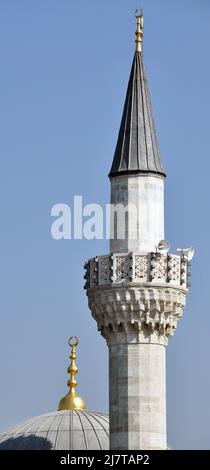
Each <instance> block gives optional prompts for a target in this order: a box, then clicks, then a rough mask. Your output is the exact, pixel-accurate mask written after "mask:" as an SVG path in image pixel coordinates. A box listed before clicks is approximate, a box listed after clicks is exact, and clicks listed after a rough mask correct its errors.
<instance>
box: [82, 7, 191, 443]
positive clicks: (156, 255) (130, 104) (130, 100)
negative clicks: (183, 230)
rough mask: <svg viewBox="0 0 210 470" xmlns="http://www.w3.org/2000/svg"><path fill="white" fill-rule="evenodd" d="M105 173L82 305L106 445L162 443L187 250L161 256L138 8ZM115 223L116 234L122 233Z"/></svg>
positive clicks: (159, 186) (159, 177) (160, 199)
mask: <svg viewBox="0 0 210 470" xmlns="http://www.w3.org/2000/svg"><path fill="white" fill-rule="evenodd" d="M136 18H137V31H136V51H135V54H134V59H133V64H132V69H131V75H130V79H129V84H128V90H127V95H126V100H125V106H124V110H123V116H122V121H121V126H120V131H119V136H118V141H117V146H116V150H115V155H114V160H113V164H112V168H111V171H110V174H109V178H110V182H111V204H112V205H113V206H112V207H113V210H112V211H111V235H110V254H109V255H107V256H97V257H96V258H94V259H91V260H89V261H88V262H87V263H86V265H85V268H86V275H85V278H86V289H87V295H88V301H89V307H90V310H91V312H92V315H93V318H94V319H95V320H96V322H97V326H98V330H99V331H100V332H101V334H102V336H103V337H104V338H105V340H106V342H107V345H108V348H109V416H110V449H113V450H134V449H137V450H139V449H142V450H143V449H148V450H149V449H167V437H166V376H165V353H166V346H167V344H168V339H169V337H170V336H171V335H173V334H174V331H175V329H176V326H177V321H178V320H179V318H180V317H181V315H182V312H183V309H184V306H185V302H186V295H187V292H188V275H189V273H188V266H189V260H190V258H192V250H191V251H190V250H180V253H179V254H177V255H173V254H169V253H168V250H169V246H168V244H167V242H165V241H164V178H165V172H164V169H163V166H162V163H161V158H160V152H159V147H158V142H157V136H156V131H155V124H154V119H153V114H152V107H151V101H150V96H149V90H148V84H147V78H146V73H145V68H144V60H143V53H142V40H143V13H142V11H140V13H139V14H138V13H137V12H136ZM122 229H124V230H123V232H124V236H122Z"/></svg>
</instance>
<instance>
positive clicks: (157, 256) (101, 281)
mask: <svg viewBox="0 0 210 470" xmlns="http://www.w3.org/2000/svg"><path fill="white" fill-rule="evenodd" d="M84 267H85V270H86V274H85V276H84V278H85V279H86V283H85V286H84V287H85V289H89V288H93V287H96V286H106V285H110V284H114V285H116V284H122V283H140V284H145V283H152V284H164V285H165V284H168V285H171V286H175V287H183V288H185V289H186V288H188V287H189V285H190V284H189V283H188V276H190V273H189V263H188V262H187V260H186V259H185V257H183V256H180V255H171V254H162V253H159V252H158V253H148V254H147V255H139V254H136V253H114V254H110V255H105V256H98V257H96V258H92V259H90V260H89V261H87V263H85V266H84Z"/></svg>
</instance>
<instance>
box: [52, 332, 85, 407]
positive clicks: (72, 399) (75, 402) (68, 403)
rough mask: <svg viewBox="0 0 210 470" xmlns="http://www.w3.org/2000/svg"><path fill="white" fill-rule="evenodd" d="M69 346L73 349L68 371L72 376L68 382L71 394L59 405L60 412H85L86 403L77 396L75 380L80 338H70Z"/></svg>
mask: <svg viewBox="0 0 210 470" xmlns="http://www.w3.org/2000/svg"><path fill="white" fill-rule="evenodd" d="M68 343H69V346H70V347H71V355H70V359H71V364H70V366H69V367H68V369H67V372H68V374H70V380H68V382H67V385H68V387H70V390H69V392H68V393H67V395H65V397H63V398H62V399H61V401H60V403H59V406H58V410H59V411H60V410H84V409H85V408H86V406H85V402H84V400H83V398H81V397H79V396H78V395H77V392H76V391H75V388H76V387H77V380H76V379H75V375H76V374H77V372H78V369H77V366H76V364H75V359H76V358H77V355H76V347H77V346H78V344H79V338H77V336H71V338H69V341H68Z"/></svg>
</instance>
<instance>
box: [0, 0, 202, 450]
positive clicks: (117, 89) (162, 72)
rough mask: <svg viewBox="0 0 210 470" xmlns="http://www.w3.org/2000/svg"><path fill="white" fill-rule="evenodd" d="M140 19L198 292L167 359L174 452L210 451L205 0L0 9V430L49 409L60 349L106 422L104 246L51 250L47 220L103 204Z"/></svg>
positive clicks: (61, 382) (168, 216) (8, 3)
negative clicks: (99, 315) (98, 266)
mask: <svg viewBox="0 0 210 470" xmlns="http://www.w3.org/2000/svg"><path fill="white" fill-rule="evenodd" d="M141 5H142V6H143V8H144V13H145V34H144V54H145V63H146V67H147V72H148V76H149V83H150V90H151V94H152V101H153V107H154V111H155V117H156V125H157V128H158V134H159V141H160V146H161V151H162V157H163V161H164V165H165V168H166V170H167V175H168V177H167V180H166V199H165V201H166V202H165V221H166V238H167V239H169V240H170V242H171V247H172V251H175V250H176V248H177V247H178V246H179V247H180V246H181V247H182V246H183V247H186V246H189V245H191V244H193V245H194V246H195V248H196V256H195V258H194V260H193V266H192V288H191V292H190V295H189V298H188V303H187V308H186V309H185V313H184V316H183V318H182V320H181V321H180V323H179V325H178V329H177V332H176V334H175V336H174V338H172V339H171V340H170V344H169V347H168V350H167V399H168V440H169V443H170V445H171V446H172V447H173V448H175V449H176V448H183V449H186V448H189V449H190V448H191V449H193V448H197V449H202V448H204V449H205V448H206V449H207V448H210V428H209V422H210V405H209V398H210V372H209V357H210V341H209V331H210V311H209V265H210V236H209V233H210V221H209V173H210V155H209V136H210V115H209V109H210V88H209V83H210V60H209V43H210V28H209V22H210V3H209V1H208V0H184V1H183V0H170V1H168V0H159V1H158V0H144V1H141V4H140V5H139V4H138V1H137V0H114V1H113V0H106V1H103V2H99V1H98V0H89V1H88V2H87V0H80V1H79V2H78V1H76V0H30V1H28V0H18V1H17V0H0V71H1V72H0V129H1V132H0V156H1V171H0V192H1V195H0V214H1V232H0V235H1V244H0V250H1V255H0V259H1V262H0V277H1V279H0V283H1V296H0V312H1V328H0V357H1V361H0V363H1V369H0V377H1V389H0V390H1V391H0V428H1V430H3V429H6V428H7V427H8V426H10V425H12V424H16V423H18V422H19V421H21V420H24V419H25V418H29V417H32V416H34V415H39V414H41V413H45V412H48V411H51V410H55V409H56V408H57V403H58V401H59V399H60V398H61V396H63V395H64V394H65V392H66V390H67V388H66V380H67V374H66V367H67V365H68V356H69V350H68V346H67V339H68V337H69V336H70V335H72V334H76V335H78V336H79V337H80V348H79V351H78V356H79V357H78V365H79V376H78V379H79V391H80V393H81V394H82V395H83V396H84V397H85V398H86V401H87V404H88V408H89V409H97V410H102V411H107V410H108V367H107V366H108V361H107V359H108V355H107V347H106V345H105V342H104V340H103V338H101V337H100V336H99V334H98V332H97V329H96V324H95V322H94V321H93V320H92V318H91V314H90V312H89V310H88V306H87V299H86V295H85V291H84V290H83V264H84V261H85V260H86V259H87V258H89V257H91V256H93V255H95V254H103V253H107V252H108V242H107V241H92V242H90V241H86V240H82V241H73V240H72V241H55V240H53V239H52V238H51V236H50V227H51V217H50V212H51V207H52V205H53V204H55V203H59V202H65V203H67V204H69V205H71V204H72V201H73V196H74V195H76V194H79V195H83V197H84V201H85V202H98V203H100V204H105V203H108V202H109V181H108V178H107V173H108V171H109V169H110V165H111V161H112V158H113V152H114V148H115V144H116V138H117V133H118V129H119V124H120V118H121V113H122V106H123V102H124V97H125V91H126V87H127V81H128V76H129V73H130V66H131V61H132V57H133V51H134V31H135V19H134V16H133V12H134V10H135V9H136V8H137V7H138V6H141Z"/></svg>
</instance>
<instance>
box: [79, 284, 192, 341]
mask: <svg viewBox="0 0 210 470" xmlns="http://www.w3.org/2000/svg"><path fill="white" fill-rule="evenodd" d="M186 294H187V289H181V288H174V287H168V286H161V285H156V286H155V285H154V286H152V287H142V286H139V285H138V284H136V285H135V284H134V283H133V284H132V285H131V283H130V285H127V286H114V285H111V286H103V287H102V286H101V287H99V286H98V287H95V288H90V289H88V291H87V295H88V301H89V308H90V310H91V312H92V315H93V318H94V319H95V320H96V322H97V326H98V330H100V332H101V334H102V336H104V337H105V338H106V340H107V341H110V339H111V341H115V339H116V335H117V336H118V340H119V338H121V340H122V341H124V340H125V341H126V342H127V341H129V342H133V341H134V342H136V341H139V342H154V341H155V342H158V343H161V344H165V345H166V344H167V340H168V337H169V336H172V335H173V334H174V331H175V329H176V326H177V322H178V320H179V318H180V317H181V316H182V313H183V309H184V306H185V303H186ZM114 338H115V339H114Z"/></svg>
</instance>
